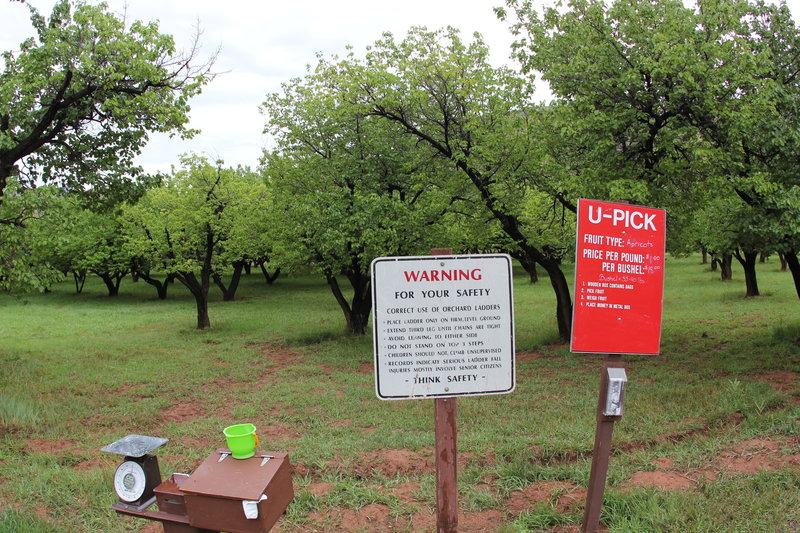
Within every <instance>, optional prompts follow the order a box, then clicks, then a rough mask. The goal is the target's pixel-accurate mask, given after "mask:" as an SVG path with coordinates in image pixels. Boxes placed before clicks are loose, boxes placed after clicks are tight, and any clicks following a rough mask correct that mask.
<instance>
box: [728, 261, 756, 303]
mask: <svg viewBox="0 0 800 533" xmlns="http://www.w3.org/2000/svg"><path fill="white" fill-rule="evenodd" d="M734 255H735V256H736V260H737V261H739V264H740V265H742V269H743V270H744V283H745V287H746V288H747V292H746V294H745V296H746V297H747V298H750V297H752V296H758V295H759V294H758V279H757V278H756V261H757V260H758V252H741V251H739V250H736V253H735V254H734Z"/></svg>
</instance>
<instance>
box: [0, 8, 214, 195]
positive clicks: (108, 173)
mask: <svg viewBox="0 0 800 533" xmlns="http://www.w3.org/2000/svg"><path fill="white" fill-rule="evenodd" d="M25 7H27V8H28V9H29V10H30V13H31V23H32V24H33V27H34V29H35V32H36V33H35V35H34V36H32V37H30V38H28V39H26V40H25V41H24V42H23V43H22V44H21V45H20V49H19V50H16V51H14V50H9V51H6V52H4V53H3V59H2V71H1V72H0V202H2V201H3V196H4V191H5V189H6V186H7V183H8V180H9V178H10V177H11V176H17V177H18V179H19V182H20V183H21V184H22V185H23V186H26V187H30V186H33V184H34V183H35V182H37V180H43V181H46V182H58V183H59V184H61V185H62V186H64V187H65V188H67V189H70V190H74V191H83V190H84V189H85V188H86V187H92V186H94V187H97V188H98V189H99V190H104V191H106V192H105V194H109V191H110V190H112V189H114V188H115V186H116V185H117V184H119V183H125V182H128V181H129V180H130V178H131V176H136V175H137V174H138V172H139V171H138V169H137V167H135V166H134V164H133V158H134V157H135V156H136V155H137V154H138V153H139V151H140V150H141V148H142V147H143V146H144V145H145V143H146V142H147V140H148V134H149V132H154V131H158V132H173V133H177V134H180V135H182V136H189V135H191V134H192V131H191V130H189V129H187V128H186V124H187V122H188V112H189V103H188V102H189V99H190V98H191V97H192V96H194V95H196V94H198V93H199V92H200V89H201V87H202V86H203V85H204V84H205V83H207V82H208V81H209V80H210V79H211V77H212V76H211V74H210V71H209V69H210V66H211V63H212V61H213V59H212V60H208V61H205V62H202V61H201V62H200V63H197V62H196V61H197V54H198V43H197V41H196V40H195V42H194V43H192V46H191V48H190V50H189V52H188V53H182V52H181V53H177V52H176V50H175V43H174V42H173V39H172V37H170V36H169V35H164V34H161V33H159V30H158V25H157V24H156V23H155V22H149V23H147V22H141V21H133V22H130V21H127V20H125V19H123V18H120V17H118V16H116V15H114V14H113V13H111V12H110V10H109V8H108V6H107V5H106V4H104V3H100V4H97V5H90V4H87V3H85V2H84V1H82V0H76V1H75V2H72V1H71V0H59V1H57V2H56V4H55V6H54V7H53V11H52V14H51V15H50V17H49V18H47V19H46V18H45V17H44V16H42V15H41V14H40V13H39V12H38V11H37V10H36V9H35V8H34V7H33V6H31V5H30V4H25ZM20 9H24V7H22V6H20Z"/></svg>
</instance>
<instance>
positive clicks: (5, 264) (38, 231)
mask: <svg viewBox="0 0 800 533" xmlns="http://www.w3.org/2000/svg"><path fill="white" fill-rule="evenodd" d="M74 208H75V204H74V202H72V203H71V202H70V201H69V200H68V199H67V198H65V197H64V195H63V194H62V192H61V191H59V190H58V189H57V188H56V187H53V186H43V187H38V188H36V189H34V190H25V188H24V187H23V186H22V185H20V184H19V183H18V181H17V180H16V178H11V179H10V180H9V181H8V184H7V187H6V195H5V201H4V202H2V203H0V290H2V291H9V292H28V291H31V290H38V291H44V290H46V289H48V288H49V287H50V286H51V285H52V284H53V283H56V282H58V281H60V280H61V279H63V277H64V274H63V271H62V269H61V268H60V267H61V265H60V264H59V263H58V261H54V258H53V254H52V250H53V249H55V248H57V247H58V246H59V245H60V244H61V242H63V240H64V239H67V238H68V235H66V234H64V233H61V232H59V231H57V229H58V228H62V229H63V228H64V227H65V226H67V225H68V223H69V220H70V218H71V217H70V213H71V212H72V210H73V209H74Z"/></svg>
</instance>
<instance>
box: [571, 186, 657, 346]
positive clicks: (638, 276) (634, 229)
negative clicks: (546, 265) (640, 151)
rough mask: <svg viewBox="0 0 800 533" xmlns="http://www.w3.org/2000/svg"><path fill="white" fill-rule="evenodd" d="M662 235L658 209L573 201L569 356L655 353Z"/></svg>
mask: <svg viewBox="0 0 800 533" xmlns="http://www.w3.org/2000/svg"><path fill="white" fill-rule="evenodd" d="M665 235H666V213H665V212H664V210H663V209H653V208H649V207H640V206H634V205H628V204H619V203H611V202H600V201H597V200H585V199H581V200H579V201H578V235H577V246H576V258H575V304H574V307H573V319H572V343H571V350H572V351H573V352H601V353H620V354H625V353H630V354H656V353H658V352H659V344H660V342H661V309H662V300H663V292H664V251H665Z"/></svg>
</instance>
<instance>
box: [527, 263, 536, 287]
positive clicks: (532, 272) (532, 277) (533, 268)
mask: <svg viewBox="0 0 800 533" xmlns="http://www.w3.org/2000/svg"><path fill="white" fill-rule="evenodd" d="M528 276H529V278H530V282H531V283H536V282H538V281H539V273H538V272H537V271H536V263H534V264H533V265H532V266H531V269H530V270H528Z"/></svg>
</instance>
